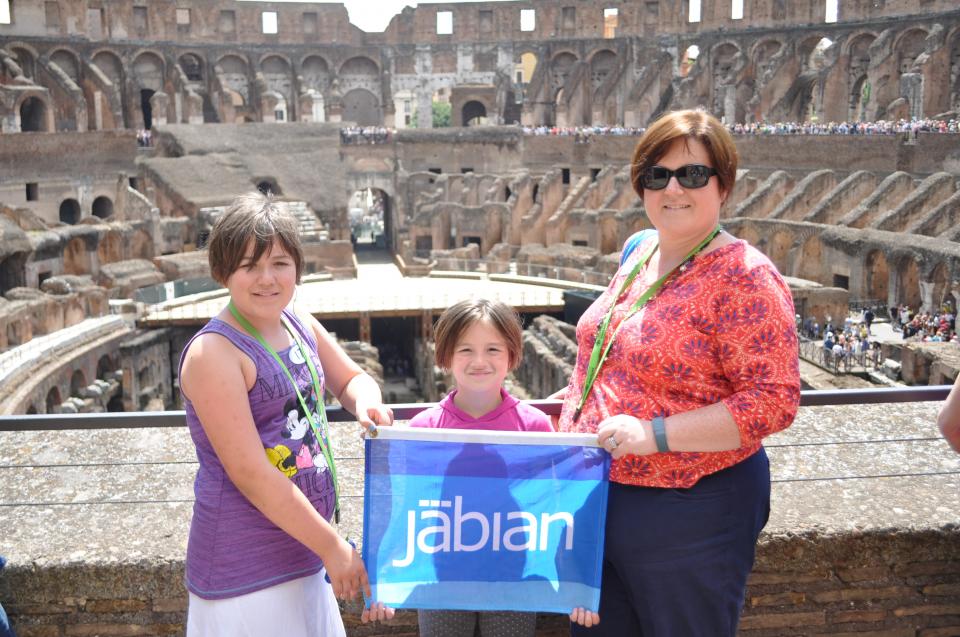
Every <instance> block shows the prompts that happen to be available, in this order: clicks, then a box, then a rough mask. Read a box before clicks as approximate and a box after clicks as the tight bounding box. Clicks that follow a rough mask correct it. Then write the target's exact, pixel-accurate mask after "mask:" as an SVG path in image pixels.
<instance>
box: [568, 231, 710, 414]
mask: <svg viewBox="0 0 960 637" xmlns="http://www.w3.org/2000/svg"><path fill="white" fill-rule="evenodd" d="M721 230H722V228H721V227H720V226H719V225H718V226H717V227H716V228H714V229H713V232H711V233H710V234H708V235H707V237H706V238H705V239H704V240H703V241H701V242H700V243H699V244H697V246H696V247H695V248H694V249H693V250H691V251H690V252H689V254H687V256H685V257H684V258H683V261H681V262H680V263H679V264H678V265H677V266H676V267H674V268H673V269H672V270H670V271H669V272H667V273H666V274H664V275H663V276H662V277H660V278H659V279H657V280H656V281H654V282H653V285H651V286H650V287H649V288H647V289H646V291H644V293H643V294H641V295H640V298H639V299H637V300H636V301H635V302H634V304H633V306H632V307H631V308H630V310H629V311H628V312H627V315H626V316H624V317H623V319H621V320H620V322H619V323H617V327H616V329H615V330H613V334H611V335H610V340H609V342H607V345H606V347H604V345H603V342H604V340H605V339H606V337H607V328H609V327H610V319H611V318H613V309H614V308H615V307H616V305H617V301H618V300H620V297H621V296H623V293H624V292H625V291H626V289H627V288H628V287H630V284H631V283H633V280H634V279H635V278H637V274H638V273H639V272H640V270H641V269H642V268H643V266H645V265H646V264H647V261H649V260H650V257H652V256H653V253H654V252H655V251H656V250H657V247H658V246H659V242H657V241H654V243H653V245H652V246H651V247H650V249H649V250H647V252H646V254H644V255H643V256H642V257H640V260H639V261H637V264H636V265H635V266H633V269H632V270H631V271H630V274H628V275H627V278H626V279H624V281H623V284H622V285H621V286H620V291H619V292H617V295H616V296H615V297H614V299H613V302H612V303H611V304H610V309H608V310H607V314H606V316H604V317H603V321H602V322H601V323H600V327H599V328H598V329H597V337H596V340H594V342H593V351H592V352H591V353H590V364H589V365H588V366H587V375H586V377H585V378H584V381H583V394H582V395H581V396H580V402H579V403H578V404H577V410H576V411H575V412H573V422H577V421H578V420H580V413H581V412H582V411H583V406H584V405H585V404H586V403H587V398H588V397H589V396H590V390H591V389H592V388H593V382H594V381H595V380H596V379H597V375H598V374H599V373H600V368H601V367H603V364H604V363H605V362H606V360H607V352H609V351H610V346H611V345H613V341H614V339H616V338H617V334H619V333H620V328H621V327H623V324H624V323H626V322H627V319H628V318H630V317H631V316H633V315H634V314H636V313H637V312H639V311H640V310H641V309H642V308H643V306H644V305H646V304H647V301H649V300H650V299H652V298H653V296H654V295H655V294H656V293H657V292H659V291H660V288H662V287H663V284H664V283H666V281H667V279H669V278H670V275H672V274H673V273H674V272H675V271H676V270H677V268H682V267H683V266H685V265H686V263H687V261H689V260H690V259H692V258H693V257H694V256H696V255H697V253H699V252H700V251H701V250H703V249H704V248H705V247H706V246H707V244H708V243H710V242H711V241H713V239H714V237H716V236H717V235H718V234H720V231H721Z"/></svg>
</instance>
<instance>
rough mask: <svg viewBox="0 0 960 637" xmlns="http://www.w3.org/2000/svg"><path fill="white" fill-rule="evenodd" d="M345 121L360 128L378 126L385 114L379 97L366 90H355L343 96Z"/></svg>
mask: <svg viewBox="0 0 960 637" xmlns="http://www.w3.org/2000/svg"><path fill="white" fill-rule="evenodd" d="M343 120H344V121H347V122H355V123H356V124H357V125H359V126H378V125H380V124H382V123H383V114H382V112H381V109H380V102H379V100H378V99H377V96H376V95H374V94H373V93H372V92H371V91H368V90H367V89H364V88H355V89H353V90H351V91H348V92H347V93H346V94H345V95H344V96H343Z"/></svg>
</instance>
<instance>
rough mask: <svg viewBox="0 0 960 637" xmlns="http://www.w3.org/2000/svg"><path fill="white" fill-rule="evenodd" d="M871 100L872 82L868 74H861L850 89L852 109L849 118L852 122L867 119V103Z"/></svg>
mask: <svg viewBox="0 0 960 637" xmlns="http://www.w3.org/2000/svg"><path fill="white" fill-rule="evenodd" d="M869 101H870V83H869V82H868V81H867V76H866V75H861V76H860V77H859V78H858V79H857V80H856V81H855V82H854V83H853V90H851V91H850V109H849V115H848V116H847V119H849V120H850V121H851V122H863V121H866V119H867V103H868V102H869Z"/></svg>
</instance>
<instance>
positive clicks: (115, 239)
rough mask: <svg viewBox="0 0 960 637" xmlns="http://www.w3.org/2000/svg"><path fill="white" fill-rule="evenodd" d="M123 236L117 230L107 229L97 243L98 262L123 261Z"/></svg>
mask: <svg viewBox="0 0 960 637" xmlns="http://www.w3.org/2000/svg"><path fill="white" fill-rule="evenodd" d="M123 243H124V241H123V236H122V235H121V233H120V232H119V231H117V230H109V231H108V232H106V233H105V234H104V235H103V236H102V237H100V241H99V242H98V243H97V261H98V262H100V264H104V263H115V262H117V261H123Z"/></svg>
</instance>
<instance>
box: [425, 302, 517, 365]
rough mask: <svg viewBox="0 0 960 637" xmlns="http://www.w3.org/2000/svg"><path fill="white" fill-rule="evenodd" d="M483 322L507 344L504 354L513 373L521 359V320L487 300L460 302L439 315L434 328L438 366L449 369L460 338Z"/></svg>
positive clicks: (507, 307) (506, 309) (499, 304)
mask: <svg viewBox="0 0 960 637" xmlns="http://www.w3.org/2000/svg"><path fill="white" fill-rule="evenodd" d="M483 320H487V321H490V324H491V325H493V327H494V328H495V329H496V330H497V332H499V333H500V335H501V336H502V337H503V340H504V341H505V342H506V344H507V354H508V355H509V356H510V369H515V368H516V367H517V365H519V364H520V360H521V359H522V358H523V345H522V338H523V328H522V326H521V325H520V317H519V316H517V313H516V312H515V311H514V310H513V308H512V307H510V306H509V305H507V304H506V303H501V302H500V301H488V300H486V299H473V300H469V301H460V302H459V303H455V304H453V305H451V306H450V307H448V308H447V309H446V311H445V312H444V313H443V314H441V315H440V319H439V320H438V321H437V324H436V326H435V327H434V342H435V343H436V354H435V358H436V361H437V365H439V366H440V367H442V368H444V369H449V368H450V361H451V359H452V358H453V352H454V350H455V349H456V347H457V342H459V341H460V337H461V336H463V333H464V332H465V331H467V329H469V328H470V326H471V325H473V324H474V323H477V322H479V321H483Z"/></svg>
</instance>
